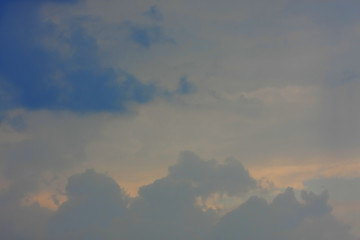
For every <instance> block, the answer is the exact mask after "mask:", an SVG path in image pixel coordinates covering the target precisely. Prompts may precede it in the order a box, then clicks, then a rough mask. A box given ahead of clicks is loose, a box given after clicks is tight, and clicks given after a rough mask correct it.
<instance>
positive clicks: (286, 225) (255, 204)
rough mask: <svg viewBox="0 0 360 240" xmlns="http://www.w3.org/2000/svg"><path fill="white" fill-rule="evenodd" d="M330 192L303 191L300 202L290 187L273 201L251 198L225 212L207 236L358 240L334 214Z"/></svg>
mask: <svg viewBox="0 0 360 240" xmlns="http://www.w3.org/2000/svg"><path fill="white" fill-rule="evenodd" d="M327 199H328V196H327V193H326V192H323V193H322V194H320V195H315V194H314V193H311V192H302V201H301V202H300V201H298V200H297V199H296V197H295V194H294V191H293V190H292V189H291V188H288V189H286V190H285V192H284V193H281V194H279V195H278V196H276V197H275V199H274V200H273V201H272V202H271V203H267V202H266V200H265V199H262V198H259V197H251V198H250V199H249V200H248V201H247V202H245V203H244V204H242V205H241V206H240V207H239V208H237V209H235V210H233V211H231V212H229V213H228V214H226V215H225V216H224V217H223V218H222V219H221V220H220V221H219V223H218V224H217V225H216V226H215V227H214V229H213V230H212V231H211V232H210V234H209V238H208V239H225V240H231V239H260V240H261V239H274V240H275V239H276V240H281V239H284V240H285V239H309V240H312V239H313V240H316V239H324V240H325V239H328V240H329V239H334V240H335V239H349V240H350V239H356V238H354V237H353V236H351V235H350V234H349V232H348V230H349V229H348V228H347V227H346V226H344V225H343V224H341V223H339V222H337V221H336V220H335V219H334V217H333V216H332V215H331V208H330V207H329V205H328V203H327Z"/></svg>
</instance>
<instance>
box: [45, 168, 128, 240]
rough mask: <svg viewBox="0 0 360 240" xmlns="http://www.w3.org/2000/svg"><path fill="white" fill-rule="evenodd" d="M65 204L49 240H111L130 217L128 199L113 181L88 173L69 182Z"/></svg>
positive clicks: (56, 217) (49, 231) (51, 228)
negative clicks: (122, 223) (122, 222)
mask: <svg viewBox="0 0 360 240" xmlns="http://www.w3.org/2000/svg"><path fill="white" fill-rule="evenodd" d="M66 194H67V197H68V200H67V201H66V202H64V203H63V204H62V205H61V206H60V207H59V209H58V210H57V212H56V213H55V214H54V216H52V218H51V220H50V223H49V225H50V226H49V230H48V239H64V238H66V239H99V238H105V239H110V238H111V237H112V234H113V233H112V231H111V229H112V228H114V227H115V226H116V224H119V226H118V227H119V228H122V227H123V226H121V221H120V222H118V221H119V219H126V217H127V204H128V200H127V196H126V195H125V193H124V192H123V191H122V190H121V188H120V187H119V185H118V184H117V183H116V182H115V181H114V180H113V179H112V178H110V177H108V176H106V175H104V174H99V173H96V172H95V171H94V170H87V171H85V172H84V173H81V174H77V175H73V176H72V177H70V178H69V181H68V184H67V187H66Z"/></svg>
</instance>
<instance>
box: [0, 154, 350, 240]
mask: <svg viewBox="0 0 360 240" xmlns="http://www.w3.org/2000/svg"><path fill="white" fill-rule="evenodd" d="M254 187H256V181H255V180H254V179H253V178H252V177H251V176H250V175H249V173H248V172H247V170H246V169H245V168H244V167H243V166H242V164H241V163H240V162H238V161H236V160H234V159H231V160H227V161H225V162H224V163H218V162H216V161H215V160H208V161H205V160H202V159H201V158H199V157H198V156H196V155H195V154H194V153H191V152H184V153H183V154H182V155H181V157H180V158H179V161H178V162H177V163H176V164H175V165H173V166H171V167H169V173H168V175H167V176H165V177H163V178H161V179H158V180H156V181H154V182H153V183H151V184H148V185H146V186H143V187H142V188H140V190H139V195H138V196H137V197H133V198H131V197H130V196H128V195H127V194H126V192H125V191H124V190H122V189H121V187H120V186H119V185H118V184H117V182H115V180H114V179H113V178H111V177H110V176H108V175H106V174H102V173H97V172H96V171H95V170H94V169H89V170H86V171H85V172H83V173H79V174H75V175H73V176H71V177H69V179H68V183H67V186H66V192H65V194H66V197H67V200H66V201H65V202H63V203H62V204H61V205H60V206H59V208H58V209H56V210H55V211H53V212H51V211H49V210H47V209H45V208H43V207H41V206H39V205H38V204H36V203H35V204H32V205H29V206H25V205H22V204H21V201H20V200H21V196H15V198H14V196H13V194H11V192H10V191H14V190H15V187H14V186H12V187H11V188H9V190H8V191H3V192H2V195H1V196H0V197H1V200H2V203H3V204H2V205H1V206H0V211H1V213H2V215H1V217H0V229H1V230H2V231H1V237H2V238H6V239H40V240H42V239H43V240H50V239H69V240H75V239H129V240H130V239H139V240H141V239H154V240H155V239H177V240H182V239H189V240H206V239H209V240H211V239H225V240H227V239H228V240H230V239H239V238H242V239H259V240H261V239H274V240H275V239H276V240H282V239H284V240H285V239H309V240H318V239H320V240H322V239H323V240H329V239H330V240H331V239H344V240H352V239H355V238H354V237H352V236H351V235H350V234H349V232H348V230H349V229H348V228H347V227H346V226H345V225H343V224H340V223H339V222H338V221H337V220H336V219H335V218H334V217H333V216H332V214H331V208H330V206H329V205H328V203H327V201H328V195H327V193H326V192H323V193H322V194H320V195H316V194H314V193H312V192H305V191H304V192H302V193H301V200H300V201H299V200H297V198H296V196H295V193H294V191H293V190H292V189H291V188H288V189H286V190H285V192H283V193H280V194H279V195H277V196H276V197H275V198H274V199H273V201H272V202H270V203H268V202H267V201H266V200H265V199H262V198H260V197H257V196H253V197H250V199H249V200H247V201H246V202H244V203H242V204H241V205H240V206H239V207H238V208H237V209H235V210H232V211H230V212H228V213H227V214H225V215H224V216H222V213H221V212H219V211H216V210H213V209H212V208H203V207H202V206H201V205H200V204H199V203H198V202H197V197H198V196H203V197H204V198H206V197H208V196H209V195H210V194H212V193H226V194H229V195H242V194H244V193H246V192H247V191H249V190H250V189H252V188H254ZM20 192H21V191H20ZM14 199H15V201H14ZM4 203H6V204H4ZM34 219H35V220H34Z"/></svg>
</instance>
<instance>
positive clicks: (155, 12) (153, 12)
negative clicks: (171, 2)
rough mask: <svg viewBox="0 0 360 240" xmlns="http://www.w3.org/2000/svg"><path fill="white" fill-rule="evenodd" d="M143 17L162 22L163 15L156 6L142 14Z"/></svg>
mask: <svg viewBox="0 0 360 240" xmlns="http://www.w3.org/2000/svg"><path fill="white" fill-rule="evenodd" d="M144 15H145V16H147V17H149V18H150V19H152V20H154V21H159V22H161V21H163V20H164V17H163V14H162V13H161V11H160V9H159V7H158V6H156V5H153V6H151V7H150V8H149V10H147V11H146V12H145V13H144Z"/></svg>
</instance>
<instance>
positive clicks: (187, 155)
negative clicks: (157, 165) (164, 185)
mask: <svg viewBox="0 0 360 240" xmlns="http://www.w3.org/2000/svg"><path fill="white" fill-rule="evenodd" d="M167 178H169V179H171V180H173V181H180V182H187V183H189V184H190V185H191V186H193V188H194V190H195V193H196V194H198V195H200V196H203V197H204V198H205V199H206V198H207V197H209V196H210V195H211V194H213V193H221V194H227V195H229V196H241V195H243V194H244V193H247V192H248V191H249V190H251V189H254V188H256V181H255V180H254V179H253V178H252V177H251V176H250V174H249V172H248V171H247V170H246V169H245V168H244V167H243V165H242V164H241V163H240V162H239V161H237V160H236V159H233V158H228V159H226V160H225V162H224V163H223V164H218V163H217V162H216V161H215V160H210V161H204V160H202V159H200V158H199V157H198V156H197V155H195V154H194V153H192V152H183V153H182V154H181V156H180V158H179V162H178V163H177V164H176V165H174V166H171V167H170V168H169V176H168V177H167Z"/></svg>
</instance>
